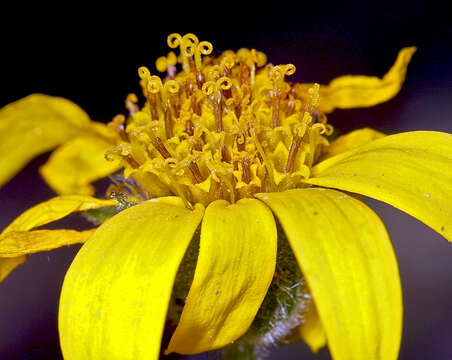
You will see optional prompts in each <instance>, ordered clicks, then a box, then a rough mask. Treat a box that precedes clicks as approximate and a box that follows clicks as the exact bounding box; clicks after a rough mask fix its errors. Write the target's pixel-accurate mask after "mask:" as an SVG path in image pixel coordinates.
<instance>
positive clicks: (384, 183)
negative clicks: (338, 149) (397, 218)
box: [303, 131, 452, 241]
mask: <svg viewBox="0 0 452 360" xmlns="http://www.w3.org/2000/svg"><path fill="white" fill-rule="evenodd" d="M303 181H305V182H307V183H310V184H314V185H318V186H324V187H330V188H335V189H341V190H345V191H350V192H355V193H358V194H362V195H365V196H369V197H372V198H375V199H377V200H380V201H384V202H386V203H388V204H390V205H392V206H394V207H396V208H398V209H400V210H402V211H405V212H406V213H408V214H410V215H412V216H414V217H415V218H417V219H419V220H420V221H422V222H424V223H425V224H427V225H428V226H430V227H431V228H433V229H434V230H436V231H437V232H438V233H440V234H441V235H442V236H444V237H445V238H446V239H448V240H449V241H452V135H451V134H446V133H441V132H433V131H414V132H408V133H401V134H396V135H391V136H387V137H385V138H382V139H378V140H375V141H372V142H371V143H369V144H367V145H363V146H360V147H358V148H355V149H351V150H350V151H347V152H345V153H342V154H339V155H337V156H334V157H332V158H329V159H327V160H325V161H323V162H321V163H319V164H318V165H316V166H315V167H314V168H313V169H312V178H310V179H308V180H303Z"/></svg>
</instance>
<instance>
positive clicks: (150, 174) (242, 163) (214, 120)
mask: <svg viewBox="0 0 452 360" xmlns="http://www.w3.org/2000/svg"><path fill="white" fill-rule="evenodd" d="M168 45H169V46H170V48H173V49H175V48H179V50H180V55H179V56H178V57H177V56H176V55H175V53H174V52H170V53H169V54H168V56H167V57H160V58H159V59H157V62H156V68H157V70H159V71H160V72H166V73H167V75H166V77H164V79H163V80H162V79H161V78H160V77H159V76H156V75H151V73H150V71H149V69H148V68H146V67H144V66H143V67H140V68H139V69H138V75H139V77H140V79H141V80H140V84H141V87H142V92H143V96H144V98H145V99H146V101H145V103H144V105H143V106H142V107H141V108H140V107H139V106H138V105H137V103H138V99H137V97H136V96H135V95H134V94H130V95H129V96H128V97H127V99H126V108H127V109H128V112H129V114H128V116H127V118H126V117H125V116H123V115H118V116H117V117H115V118H114V119H113V120H112V122H111V123H110V128H111V129H113V130H114V131H116V132H117V134H118V143H117V146H116V147H115V148H113V149H112V150H111V151H109V152H108V153H107V155H106V157H107V159H111V158H112V157H114V156H119V157H120V158H121V159H122V164H123V167H124V176H125V177H126V178H131V179H133V180H134V181H135V182H136V183H137V184H138V186H139V187H140V188H141V190H142V191H141V192H142V193H144V194H145V195H144V197H145V198H153V197H157V196H166V195H177V196H180V197H181V198H182V199H183V200H184V201H185V203H186V205H187V206H188V207H191V205H192V204H194V203H203V204H204V205H207V204H208V203H210V202H212V201H214V200H217V199H226V200H228V201H230V202H235V201H236V200H238V199H240V198H244V197H252V196H253V194H255V193H260V192H273V191H284V190H288V189H292V188H299V187H304V186H306V185H304V184H303V183H302V181H301V180H303V179H307V178H309V176H310V168H311V167H312V166H313V165H314V164H315V163H316V161H317V160H318V159H319V158H320V156H321V154H322V151H323V149H324V148H325V147H326V146H328V141H327V139H326V137H325V136H326V135H330V134H331V133H332V130H333V129H332V127H331V125H329V124H327V123H326V116H325V114H323V113H321V112H320V111H319V110H318V103H319V85H318V84H314V85H313V86H312V87H311V88H309V90H308V91H307V92H306V93H301V92H300V91H299V90H296V84H295V83H291V82H288V81H287V80H286V78H287V77H288V76H290V75H293V74H294V73H295V66H294V65H292V64H287V65H278V66H273V65H272V64H267V63H266V56H265V55H264V54H263V53H261V52H258V51H256V50H255V49H252V50H248V49H240V50H238V51H237V52H233V51H230V50H228V51H225V52H223V53H222V54H221V55H220V56H218V57H215V56H212V55H211V53H212V50H213V47H212V45H211V44H210V43H209V42H207V41H201V42H200V41H199V40H198V38H197V37H196V36H195V35H193V34H186V35H184V36H181V35H179V34H171V35H170V36H169V37H168ZM202 56H204V57H202ZM178 64H180V65H181V68H182V70H181V71H179V72H177V66H178Z"/></svg>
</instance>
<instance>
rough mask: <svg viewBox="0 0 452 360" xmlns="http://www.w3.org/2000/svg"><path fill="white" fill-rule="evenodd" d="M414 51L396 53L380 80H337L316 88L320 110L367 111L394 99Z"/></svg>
mask: <svg viewBox="0 0 452 360" xmlns="http://www.w3.org/2000/svg"><path fill="white" fill-rule="evenodd" d="M415 52H416V47H414V46H412V47H406V48H403V49H402V50H400V52H399V54H398V56H397V59H396V61H395V63H394V65H393V66H392V67H391V69H389V71H388V72H387V73H386V74H385V75H384V76H383V78H381V79H380V78H378V77H376V76H360V75H346V76H340V77H338V78H336V79H334V80H333V81H331V82H330V83H329V84H328V85H327V86H322V87H321V88H320V104H319V106H320V109H321V110H322V111H325V112H331V111H333V110H334V109H335V108H340V109H350V108H357V107H368V106H373V105H376V104H380V103H382V102H385V101H388V100H389V99H391V98H393V97H394V96H396V95H397V93H398V92H399V91H400V88H401V87H402V84H403V82H404V80H405V75H406V71H407V67H408V64H409V62H410V60H411V57H412V56H413V54H414V53H415Z"/></svg>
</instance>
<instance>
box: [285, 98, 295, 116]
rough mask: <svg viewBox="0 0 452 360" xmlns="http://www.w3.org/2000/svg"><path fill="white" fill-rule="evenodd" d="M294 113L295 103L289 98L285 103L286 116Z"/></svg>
mask: <svg viewBox="0 0 452 360" xmlns="http://www.w3.org/2000/svg"><path fill="white" fill-rule="evenodd" d="M294 111H295V101H294V99H293V98H290V99H289V100H288V101H287V107H286V116H290V115H292V114H293V113H294Z"/></svg>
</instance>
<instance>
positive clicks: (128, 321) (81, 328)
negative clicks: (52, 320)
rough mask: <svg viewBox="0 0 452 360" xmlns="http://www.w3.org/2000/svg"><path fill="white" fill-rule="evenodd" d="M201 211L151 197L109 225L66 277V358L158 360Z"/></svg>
mask: <svg viewBox="0 0 452 360" xmlns="http://www.w3.org/2000/svg"><path fill="white" fill-rule="evenodd" d="M203 212H204V208H203V207H202V206H201V205H199V204H198V205H196V207H195V210H194V211H190V210H188V209H186V208H184V206H183V204H182V201H179V203H178V205H172V204H170V203H168V202H163V201H162V202H159V201H158V199H156V200H154V201H147V202H144V203H141V204H139V205H136V206H134V207H132V208H129V209H126V210H124V211H122V212H121V213H119V214H118V215H116V216H114V217H112V218H111V219H109V220H107V221H106V222H105V223H103V224H102V225H101V226H100V227H99V228H98V230H97V231H96V233H95V234H94V235H93V236H92V237H91V238H90V240H89V241H88V242H87V243H86V244H85V245H84V246H83V247H82V249H81V250H80V252H79V253H78V254H77V256H76V258H75V260H74V262H73V263H72V265H71V267H70V268H69V271H68V273H67V274H66V278H65V280H64V284H63V289H62V293H61V300H60V313H59V330H60V343H61V348H62V351H63V355H64V359H65V360H81V359H96V360H114V359H118V360H157V359H158V358H159V349H160V341H161V337H162V332H163V326H164V323H165V317H166V311H167V307H168V302H169V299H170V296H171V291H172V287H173V281H174V278H175V276H176V272H177V268H178V266H179V264H180V262H181V260H182V257H183V256H184V253H185V250H186V248H187V247H188V245H189V243H190V240H191V238H192V236H193V234H194V232H195V230H196V228H197V226H198V225H199V223H200V221H201V218H202V215H203Z"/></svg>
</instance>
